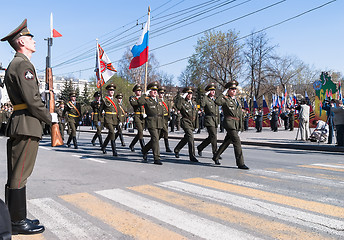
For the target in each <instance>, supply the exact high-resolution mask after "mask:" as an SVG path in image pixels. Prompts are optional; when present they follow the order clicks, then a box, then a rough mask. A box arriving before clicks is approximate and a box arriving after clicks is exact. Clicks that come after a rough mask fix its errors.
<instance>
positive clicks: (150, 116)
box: [137, 95, 164, 129]
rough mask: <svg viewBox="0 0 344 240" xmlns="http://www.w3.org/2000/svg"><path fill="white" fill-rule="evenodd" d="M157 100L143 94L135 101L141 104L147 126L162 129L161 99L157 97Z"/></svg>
mask: <svg viewBox="0 0 344 240" xmlns="http://www.w3.org/2000/svg"><path fill="white" fill-rule="evenodd" d="M157 100H158V102H157V101H155V100H154V99H153V98H151V97H146V96H145V95H143V96H142V97H140V98H139V99H138V100H137V101H138V103H139V104H141V105H143V106H144V108H145V111H146V114H147V117H146V124H147V128H153V129H154V128H155V129H162V128H163V125H164V119H163V111H164V110H163V108H164V106H163V105H162V101H161V99H159V98H158V97H157Z"/></svg>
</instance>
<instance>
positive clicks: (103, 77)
mask: <svg viewBox="0 0 344 240" xmlns="http://www.w3.org/2000/svg"><path fill="white" fill-rule="evenodd" d="M95 72H96V75H97V87H98V88H101V87H102V86H103V85H104V84H105V83H106V82H107V81H108V80H109V79H110V78H111V77H112V76H113V75H114V74H115V72H117V70H116V69H115V68H114V67H113V65H112V63H111V61H110V59H109V57H108V56H107V55H106V53H105V52H104V50H103V48H102V47H101V46H100V45H99V44H98V43H97V53H96V69H95Z"/></svg>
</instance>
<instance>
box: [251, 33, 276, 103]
mask: <svg viewBox="0 0 344 240" xmlns="http://www.w3.org/2000/svg"><path fill="white" fill-rule="evenodd" d="M269 41H270V40H269V39H268V38H267V36H266V33H258V34H253V33H252V34H251V36H250V37H249V38H248V39H247V40H246V44H245V46H246V50H245V51H244V56H245V62H246V64H247V67H248V76H247V79H248V80H249V84H248V91H247V92H248V94H249V98H250V99H251V102H250V108H251V109H252V105H253V101H252V99H253V96H254V97H255V98H256V99H257V100H258V99H259V98H260V97H261V96H262V95H263V94H261V92H260V91H261V89H262V87H263V86H264V84H265V85H266V86H269V83H268V82H267V78H266V67H267V65H268V63H269V59H270V57H271V56H272V54H273V51H274V48H275V47H276V46H271V45H270V43H269ZM266 86H265V87H266ZM270 87H271V85H270Z"/></svg>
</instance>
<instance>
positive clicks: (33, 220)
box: [5, 184, 39, 225]
mask: <svg viewBox="0 0 344 240" xmlns="http://www.w3.org/2000/svg"><path fill="white" fill-rule="evenodd" d="M9 192H10V188H9V187H8V186H7V184H6V185H5V203H6V205H7V206H8V198H9V195H10V193H9ZM27 220H28V221H31V223H32V224H34V225H39V220H38V219H32V220H31V219H27Z"/></svg>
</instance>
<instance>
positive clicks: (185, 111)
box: [174, 87, 198, 162]
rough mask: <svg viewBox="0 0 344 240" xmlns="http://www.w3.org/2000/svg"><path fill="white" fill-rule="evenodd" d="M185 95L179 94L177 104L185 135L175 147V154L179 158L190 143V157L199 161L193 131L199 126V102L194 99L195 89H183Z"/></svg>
mask: <svg viewBox="0 0 344 240" xmlns="http://www.w3.org/2000/svg"><path fill="white" fill-rule="evenodd" d="M183 93H184V95H183V97H181V96H179V95H177V97H176V102H175V106H176V108H177V109H178V110H179V111H180V114H181V116H182V119H181V120H180V124H181V127H182V128H183V130H184V133H185V134H184V137H183V138H182V139H181V140H180V142H179V143H178V144H177V146H176V147H175V148H174V154H175V156H176V158H179V152H180V150H181V149H182V148H183V147H184V146H185V145H186V144H188V147H189V157H190V161H191V162H198V160H197V158H196V157H195V142H194V135H193V131H194V130H195V128H198V119H197V117H198V114H197V113H198V110H197V104H196V102H195V101H193V100H192V93H193V90H192V88H191V87H186V88H184V89H183Z"/></svg>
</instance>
